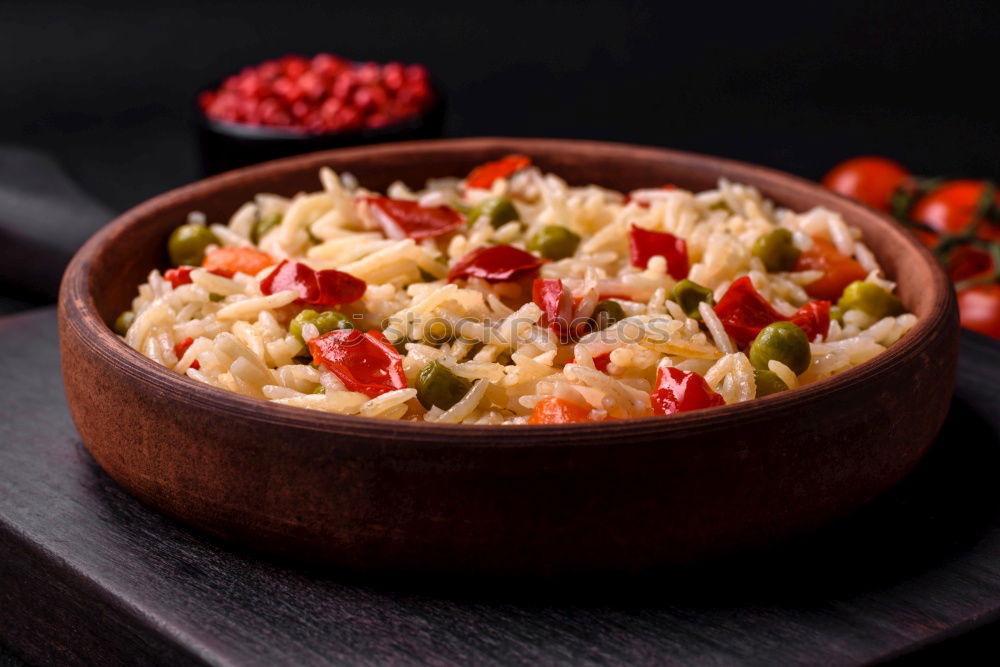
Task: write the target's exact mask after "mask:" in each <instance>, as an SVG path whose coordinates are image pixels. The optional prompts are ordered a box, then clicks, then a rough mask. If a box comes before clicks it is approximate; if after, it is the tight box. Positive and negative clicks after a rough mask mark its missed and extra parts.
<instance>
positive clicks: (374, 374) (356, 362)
mask: <svg viewBox="0 0 1000 667" xmlns="http://www.w3.org/2000/svg"><path fill="white" fill-rule="evenodd" d="M309 352H310V353H311V354H312V356H313V362H314V363H316V364H317V365H322V366H323V367H325V368H326V369H327V370H329V371H330V372H331V373H333V374H334V375H336V376H337V377H338V378H340V381H341V382H343V383H344V386H345V387H347V388H348V389H349V390H350V391H358V392H361V393H362V394H364V395H365V396H369V397H371V398H374V397H376V396H380V395H381V394H384V393H386V392H387V391H392V390H394V389H405V388H406V386H407V385H406V374H405V373H404V372H403V358H402V357H401V356H400V354H399V352H397V351H396V348H394V347H393V346H392V345H391V344H390V343H389V341H388V340H387V339H386V337H385V336H384V335H383V334H382V332H380V331H369V332H368V333H362V332H360V331H358V330H356V329H337V330H334V331H331V332H329V333H326V334H323V335H322V336H319V337H317V338H313V339H312V340H311V341H309Z"/></svg>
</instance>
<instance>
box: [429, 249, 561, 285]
mask: <svg viewBox="0 0 1000 667" xmlns="http://www.w3.org/2000/svg"><path fill="white" fill-rule="evenodd" d="M544 263H545V260H543V259H541V258H539V257H536V256H535V255H532V254H531V253H530V252H525V251H523V250H518V249H517V248H515V247H513V246H509V245H494V246H483V247H482V248H476V249H475V250H473V251H472V252H470V253H469V254H467V255H466V256H465V257H463V258H462V259H460V260H458V263H457V264H456V265H455V266H453V267H451V270H450V271H448V282H454V281H456V280H458V279H459V278H468V277H475V278H482V279H483V280H488V281H490V282H502V281H506V280H513V279H515V278H517V277H520V275H523V274H524V273H525V272H528V271H534V270H535V269H537V268H538V267H540V266H541V265H542V264H544Z"/></svg>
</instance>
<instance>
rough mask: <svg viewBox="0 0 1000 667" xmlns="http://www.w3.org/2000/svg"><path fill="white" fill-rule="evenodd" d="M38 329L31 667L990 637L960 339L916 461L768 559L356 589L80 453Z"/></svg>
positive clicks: (491, 657)
mask: <svg viewBox="0 0 1000 667" xmlns="http://www.w3.org/2000/svg"><path fill="white" fill-rule="evenodd" d="M56 346H57V343H56V320H55V315H54V313H53V312H52V311H51V310H47V311H37V312H35V313H32V314H26V315H17V316H13V317H9V318H5V319H3V320H0V642H3V643H5V644H6V645H8V646H9V647H11V648H12V649H13V650H14V651H16V653H17V654H18V655H21V656H24V657H25V658H27V659H28V660H29V661H31V662H36V663H37V662H53V661H58V662H60V663H69V664H79V663H84V662H89V663H93V662H102V663H106V664H120V663H133V664H134V663H135V662H151V663H157V664H167V663H170V664H188V663H195V662H209V663H212V664H321V663H329V662H335V663H342V662H349V663H360V664H385V663H396V664H410V663H416V662H425V663H426V662H431V663H436V664H442V663H456V662H457V663H466V664H467V663H477V664H538V663H547V664H553V663H556V664H568V663H573V664H609V663H622V662H627V663H642V664H654V663H655V664H712V665H729V664H751V665H774V664H823V665H844V664H857V663H862V662H870V661H876V660H880V659H884V658H887V657H891V656H894V655H898V654H900V653H907V652H910V651H913V650H915V649H917V648H919V647H920V646H922V645H924V644H926V643H929V642H933V641H937V640H940V639H943V638H945V637H949V636H952V635H954V634H956V633H960V632H963V631H965V630H967V629H969V628H972V627H975V626H977V625H979V624H982V623H986V622H988V621H991V620H994V619H996V618H997V617H998V615H1000V489H998V487H997V485H996V481H995V471H996V470H997V469H998V466H1000V402H998V400H1000V397H998V395H997V392H996V387H997V386H1000V347H998V346H997V345H996V344H995V343H991V342H989V341H987V340H986V339H984V338H982V337H978V336H975V335H973V334H965V336H964V340H963V343H962V355H961V357H960V365H959V382H958V388H957V391H956V397H955V399H954V400H953V402H952V408H951V412H950V414H949V418H948V420H947V421H946V423H945V425H944V428H943V430H942V434H941V437H940V439H939V440H938V443H937V445H936V446H935V447H934V448H933V449H932V450H931V452H930V454H929V456H928V457H927V458H926V459H925V460H924V462H923V463H922V464H921V465H920V466H919V467H918V468H917V469H916V471H915V472H914V473H913V474H912V475H911V476H910V477H909V478H907V479H906V480H905V481H904V482H903V484H902V485H900V486H899V487H898V488H896V489H894V490H893V491H892V492H890V493H889V494H887V495H886V496H884V497H883V498H881V499H879V500H878V501H876V502H874V503H872V504H870V505H869V506H867V507H866V508H865V509H864V510H863V511H861V512H860V513H858V514H855V515H853V516H851V517H848V518H847V519H844V520H842V521H839V522H837V523H835V524H833V525H831V526H829V527H827V528H825V529H823V530H822V531H820V532H818V533H816V534H813V535H810V536H808V537H806V538H804V539H802V540H800V541H798V542H796V543H795V544H792V545H789V546H786V547H785V548H783V549H781V550H778V551H772V552H767V553H765V554H761V555H760V556H758V557H755V558H749V559H747V558H744V559H740V560H730V561H723V562H718V563H711V564H705V565H703V566H701V567H698V568H678V569H669V570H664V571H661V572H657V573H649V574H647V575H644V576H641V577H605V578H592V577H591V578H566V579H556V580H530V581H524V580H511V579H467V578H431V577H412V578H409V577H365V578H361V577H357V576H354V575H348V574H345V573H338V572H336V571H330V570H303V569H297V568H294V567H291V566H289V565H286V564H284V563H281V562H277V561H273V560H267V559H264V558H262V557H259V556H256V555H254V554H251V553H248V552H242V551H237V550H231V549H229V548H227V547H225V546H224V545H221V544H219V543H218V542H216V541H215V540H213V539H211V538H206V537H203V536H202V535H199V534H197V533H194V532H192V531H190V530H188V529H186V528H184V527H182V526H179V525H178V524H176V523H174V522H173V521H171V520H169V519H166V518H164V517H163V516H162V515H160V514H158V513H157V512H155V511H153V510H151V509H149V508H148V507H146V506H144V505H142V504H141V503H139V502H138V501H136V500H134V499H133V498H132V497H131V496H129V495H128V494H127V493H126V492H125V491H124V490H122V489H121V488H120V487H119V486H118V485H117V484H115V483H114V482H113V481H112V480H111V479H109V478H108V476H107V475H105V474H104V473H103V472H102V471H101V470H100V468H99V467H98V466H97V465H96V464H95V463H94V461H93V460H92V459H91V458H90V456H89V455H88V454H87V452H86V450H85V449H84V448H83V446H82V444H81V442H80V440H79V437H78V435H77V434H76V432H75V430H74V428H73V424H72V422H71V420H70V416H69V413H68V411H67V408H66V404H65V399H64V397H63V390H62V387H61V383H60V377H59V366H58V359H57V350H56Z"/></svg>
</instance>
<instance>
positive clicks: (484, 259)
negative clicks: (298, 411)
mask: <svg viewBox="0 0 1000 667" xmlns="http://www.w3.org/2000/svg"><path fill="white" fill-rule="evenodd" d="M319 182H320V186H321V189H319V190H318V191H316V192H310V193H301V194H298V195H295V196H294V197H291V198H287V197H283V196H278V195H274V194H260V195H258V196H256V197H255V198H254V200H253V201H249V202H247V203H245V204H244V205H243V206H241V207H240V208H239V209H238V210H236V211H235V212H234V213H233V214H232V216H231V218H230V219H229V220H228V222H225V223H215V222H211V223H210V224H209V221H206V220H205V218H204V216H203V215H201V214H200V213H198V212H194V213H192V214H190V216H189V218H188V220H187V221H186V222H184V221H179V222H184V224H183V225H181V227H179V228H178V230H177V231H176V232H175V233H174V235H173V236H172V237H171V239H170V242H169V251H170V254H171V256H172V258H173V259H174V264H175V266H174V267H173V268H171V269H170V270H166V271H161V270H159V269H154V270H152V271H151V272H150V273H149V276H148V278H147V281H146V282H145V283H143V284H142V285H140V286H139V288H138V293H137V295H136V297H135V298H134V300H133V302H132V305H131V309H130V310H129V311H127V312H126V313H123V314H122V317H120V318H119V320H118V321H117V322H116V326H115V328H116V330H117V331H118V332H119V333H120V334H121V335H122V336H123V338H124V340H125V342H126V343H127V344H128V345H129V346H131V347H132V348H134V349H135V350H137V351H139V352H140V353H142V354H143V355H145V356H146V357H148V358H150V359H152V360H153V361H155V362H157V363H159V364H162V365H164V366H166V367H168V368H170V369H172V370H174V371H175V372H177V373H179V374H182V375H186V376H187V377H189V378H191V379H192V380H195V381H197V382H201V383H205V384H209V385H212V386H215V387H218V388H220V389H225V390H228V391H233V392H237V393H240V394H243V395H246V396H251V397H254V398H258V399H262V400H268V401H272V402H274V403H280V404H283V405H289V406H296V407H300V408H309V409H314V410H322V411H327V412H333V413H338V414H345V415H359V416H365V417H380V418H386V419H405V420H417V421H428V422H437V423H477V424H524V423H567V422H585V421H603V420H610V419H627V418H634V417H647V416H653V415H669V414H673V413H676V412H683V411H687V410H694V409H702V408H709V407H713V406H717V405H724V404H731V403H738V402H742V401H748V400H757V399H758V398H760V397H763V396H766V395H768V394H771V393H776V392H779V391H786V390H793V389H795V388H796V387H798V386H801V385H806V384H810V383H813V382H817V381H819V380H822V379H823V378H826V377H829V376H831V375H835V374H837V373H841V372H843V371H845V370H847V369H849V368H852V367H854V366H856V365H858V364H861V363H864V362H865V361H867V360H869V359H871V358H872V357H874V356H876V355H878V354H879V353H881V352H882V351H883V350H885V349H886V348H887V347H888V346H890V345H892V344H893V343H895V342H896V341H897V340H899V338H900V337H902V336H903V335H904V334H905V333H906V332H907V331H908V330H909V329H910V328H912V327H913V325H914V324H915V322H916V317H915V316H914V315H912V314H910V313H907V312H905V309H904V308H903V307H902V304H901V302H900V301H899V299H898V298H897V297H896V296H895V294H894V291H895V285H894V283H893V282H891V281H890V280H888V279H887V277H886V276H885V275H884V273H883V272H882V269H881V268H880V266H879V264H878V261H877V259H876V258H875V256H874V255H873V254H872V252H871V251H870V250H869V249H868V248H867V247H866V246H865V244H864V241H863V239H862V237H861V233H860V231H859V230H858V229H856V228H853V227H851V226H850V225H848V224H846V223H845V221H844V220H843V219H842V218H841V216H840V215H839V214H837V213H835V212H832V211H829V210H825V209H823V208H814V209H812V210H809V211H806V212H795V211H790V210H787V209H783V208H780V207H777V206H776V205H775V204H774V203H772V202H770V201H768V200H766V199H765V198H763V197H762V196H761V194H760V193H759V192H758V191H757V190H756V189H754V188H753V187H749V186H746V185H741V184H738V183H731V182H728V181H726V180H720V181H719V183H718V186H717V187H716V188H715V189H713V190H708V191H704V192H697V193H694V192H689V191H687V190H684V189H682V188H679V187H674V186H672V185H663V186H661V185H659V184H650V185H649V187H644V188H641V189H637V190H633V191H631V192H628V193H622V192H617V191H613V190H610V189H606V188H603V187H600V186H598V185H570V184H568V183H566V182H565V181H564V180H563V179H562V178H560V177H559V176H558V175H557V174H552V173H545V172H543V171H542V170H541V169H539V168H538V167H536V166H534V165H532V164H531V160H530V158H528V157H526V156H508V157H506V158H503V159H501V160H498V161H496V162H492V163H488V164H486V165H482V166H480V167H478V168H477V169H475V170H473V171H472V172H471V173H470V174H469V175H467V176H466V177H464V178H463V177H455V178H442V179H433V180H429V181H428V182H427V183H426V184H425V186H424V187H423V188H422V189H420V190H411V189H409V188H408V187H407V185H405V184H403V183H399V182H397V183H394V184H392V185H391V186H390V187H389V188H388V190H387V192H386V193H385V194H380V193H376V192H371V191H368V190H366V189H365V188H364V187H363V186H362V185H361V184H359V183H358V182H357V181H356V179H355V178H354V177H353V176H351V175H350V174H349V173H341V174H336V173H334V172H333V171H332V170H330V169H327V168H324V169H322V170H321V171H320V173H319Z"/></svg>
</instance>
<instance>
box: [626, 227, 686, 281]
mask: <svg viewBox="0 0 1000 667" xmlns="http://www.w3.org/2000/svg"><path fill="white" fill-rule="evenodd" d="M628 247H629V254H630V255H631V257H632V265H633V266H638V267H639V268H640V269H645V268H646V266H647V265H648V264H649V258H650V257H653V256H654V255H662V256H663V257H664V258H665V259H666V260H667V273H669V274H670V275H671V277H673V279H674V280H683V279H684V278H687V274H688V269H689V268H690V267H689V266H688V255H687V243H686V242H685V241H684V239H679V238H677V237H676V236H674V235H673V234H667V233H666V232H654V231H651V230H649V229H643V228H642V227H639V226H637V225H632V230H631V231H630V232H629V233H628Z"/></svg>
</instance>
